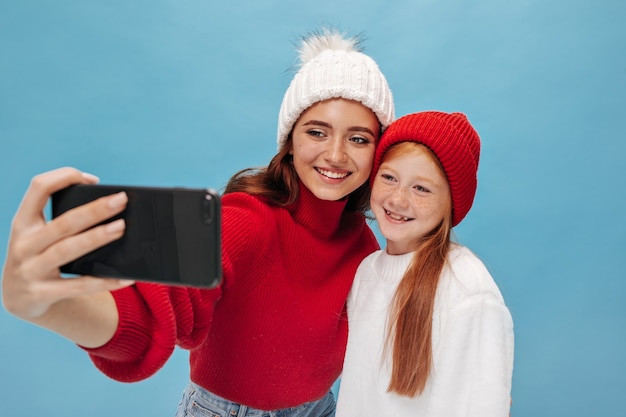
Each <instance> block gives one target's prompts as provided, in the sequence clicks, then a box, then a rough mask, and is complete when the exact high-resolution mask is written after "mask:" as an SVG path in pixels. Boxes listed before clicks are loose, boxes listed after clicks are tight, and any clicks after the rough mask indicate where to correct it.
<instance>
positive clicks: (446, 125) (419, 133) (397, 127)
mask: <svg viewBox="0 0 626 417" xmlns="http://www.w3.org/2000/svg"><path fill="white" fill-rule="evenodd" d="M400 142H417V143H422V144H424V145H425V146H427V147H428V148H429V149H430V150H431V151H432V152H433V153H434V154H435V155H436V156H437V158H438V159H439V162H441V165H442V166H443V169H444V171H445V174H446V177H447V179H448V184H449V185H450V194H451V196H452V226H456V225H457V224H459V223H460V222H461V220H463V218H464V217H465V215H466V214H467V213H468V212H469V210H470V208H471V207H472V203H473V202H474V195H475V194H476V184H477V179H476V174H477V172H478V160H479V158H480V138H479V137H478V133H476V130H474V128H473V127H472V125H471V124H470V122H469V120H467V117H466V116H465V115H464V114H463V113H444V112H439V111H425V112H419V113H413V114H409V115H406V116H403V117H401V118H399V119H398V120H396V121H395V122H393V123H392V124H391V125H390V126H389V128H387V130H385V132H384V133H383V135H382V136H381V138H380V143H379V144H378V147H377V148H376V156H375V157H374V167H373V169H372V182H373V180H374V176H375V175H376V172H377V171H378V168H379V167H380V163H381V161H382V159H383V155H384V154H385V152H386V151H387V149H389V148H390V147H391V146H393V145H395V144H397V143H400Z"/></svg>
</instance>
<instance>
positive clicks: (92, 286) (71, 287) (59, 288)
mask: <svg viewBox="0 0 626 417" xmlns="http://www.w3.org/2000/svg"><path fill="white" fill-rule="evenodd" d="M134 283H135V281H133V280H129V279H116V278H97V277H91V276H82V277H76V278H64V279H61V280H60V281H51V282H46V283H43V284H42V287H47V288H42V290H44V291H45V292H46V293H47V294H48V295H54V294H55V293H56V296H57V298H58V299H64V298H74V297H78V296H83V295H90V294H95V293H99V292H105V291H115V290H119V289H120V288H124V287H128V286H131V285H133V284H134Z"/></svg>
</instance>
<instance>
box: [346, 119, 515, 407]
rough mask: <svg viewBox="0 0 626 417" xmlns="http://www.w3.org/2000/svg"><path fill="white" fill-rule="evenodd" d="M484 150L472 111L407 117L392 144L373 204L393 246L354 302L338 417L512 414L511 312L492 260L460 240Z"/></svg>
mask: <svg viewBox="0 0 626 417" xmlns="http://www.w3.org/2000/svg"><path fill="white" fill-rule="evenodd" d="M479 155H480V140H479V137H478V134H477V133H476V131H475V130H474V129H473V127H472V126H471V124H470V123H469V121H468V120H467V118H466V117H465V115H463V114H461V113H450V114H448V113H443V112H421V113H415V114H411V115H408V116H404V117H402V118H400V119H398V120H397V121H395V122H394V123H393V124H392V125H391V126H390V127H389V129H387V131H385V133H384V134H383V136H382V137H381V140H380V144H379V146H378V148H377V150H376V157H375V159H374V168H373V171H372V172H373V173H374V174H373V176H372V196H371V208H372V211H373V213H374V215H375V216H376V220H377V222H378V225H379V227H380V231H381V233H382V234H383V236H384V237H385V238H386V241H387V246H386V249H384V250H379V251H377V252H375V253H373V254H371V255H370V256H368V257H367V258H366V259H365V260H364V261H363V263H362V264H361V266H360V267H359V269H358V271H357V275H356V277H355V281H354V285H353V287H352V290H351V292H350V296H349V298H348V318H349V326H350V337H349V339H348V347H347V352H346V357H345V362H344V369H343V375H342V379H341V385H340V390H339V398H338V403H337V416H338V417H346V416H364V415H371V416H373V415H385V416H395V417H402V416H428V417H434V416H441V417H452V416H476V417H491V416H493V417H496V416H498V417H503V416H506V415H508V410H509V404H510V394H511V378H512V372H513V322H512V319H511V315H510V314H509V310H508V309H507V307H506V305H505V304H504V300H503V298H502V295H501V294H500V291H499V289H498V287H497V285H496V284H495V282H494V280H493V278H492V277H491V275H490V274H489V272H488V271H487V269H486V268H485V266H484V265H483V263H482V262H481V261H480V260H479V259H478V258H477V257H476V256H475V255H474V254H473V253H472V252H471V251H470V250H469V249H467V248H466V247H463V246H460V245H458V244H455V243H452V242H451V239H450V235H451V230H452V227H454V226H456V225H457V224H459V223H460V222H461V220H463V218H464V217H465V215H466V214H467V213H468V211H469V209H470V207H471V205H472V202H473V200H474V194H475V192H476V184H477V183H476V173H477V169H478V160H479Z"/></svg>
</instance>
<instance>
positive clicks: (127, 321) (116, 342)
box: [85, 193, 267, 382]
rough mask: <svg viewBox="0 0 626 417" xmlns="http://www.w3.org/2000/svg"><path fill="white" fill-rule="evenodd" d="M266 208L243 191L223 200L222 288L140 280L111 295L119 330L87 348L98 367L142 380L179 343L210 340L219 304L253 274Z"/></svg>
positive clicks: (120, 376)
mask: <svg viewBox="0 0 626 417" xmlns="http://www.w3.org/2000/svg"><path fill="white" fill-rule="evenodd" d="M264 207H265V206H264V205H263V204H262V203H260V202H259V201H258V200H257V199H255V198H253V197H251V196H249V195H245V194H242V193H235V194H233V195H228V196H225V197H224V199H223V205H222V214H223V215H222V270H223V281H222V283H221V285H220V286H219V287H217V288H215V289H211V290H207V289H198V288H188V287H180V286H167V285H161V284H152V283H144V282H138V283H136V284H135V285H133V286H131V287H127V288H123V289H121V290H118V291H115V292H113V296H114V299H115V302H116V306H117V309H118V313H119V325H118V328H117V331H116V333H115V334H114V336H113V338H112V339H111V340H110V341H109V342H108V343H107V344H105V345H104V346H101V347H99V348H96V349H85V350H86V351H87V352H88V353H89V355H90V357H91V359H92V361H93V362H94V364H95V365H96V367H97V368H98V369H100V371H102V372H103V373H104V374H106V375H107V376H109V377H110V378H112V379H115V380H118V381H122V382H135V381H140V380H143V379H146V378H148V377H150V376H152V375H154V373H156V372H157V371H158V370H159V369H161V368H162V367H163V365H164V364H165V363H166V362H167V360H168V359H169V358H170V356H171V355H172V353H173V351H174V348H175V347H176V346H177V345H178V346H180V347H182V348H184V349H193V348H195V347H197V346H199V345H200V344H201V343H202V342H203V341H204V340H205V339H206V337H207V334H208V331H209V327H210V324H211V320H212V317H213V309H214V305H215V303H216V302H218V300H219V299H220V298H221V296H222V294H223V293H224V292H225V291H228V290H229V289H230V290H231V291H232V289H231V287H232V286H233V285H234V283H235V279H234V278H235V277H239V276H253V274H248V273H246V268H251V267H253V266H254V263H253V262H245V261H244V260H246V257H248V256H250V254H256V253H258V252H259V251H258V248H259V247H263V246H262V245H263V243H262V242H263V241H262V239H263V238H264V236H266V235H267V233H264V231H265V229H264V224H267V222H261V221H259V218H260V217H263V213H264V212H263V208H264ZM248 261H250V258H248ZM249 285H251V284H250V283H248V284H247V286H249ZM241 286H242V285H239V287H241Z"/></svg>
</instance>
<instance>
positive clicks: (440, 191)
mask: <svg viewBox="0 0 626 417" xmlns="http://www.w3.org/2000/svg"><path fill="white" fill-rule="evenodd" d="M370 204H371V207H372V212H373V213H374V215H375V216H376V221H377V222H378V226H379V228H380V231H381V233H382V234H383V236H384V237H385V238H386V239H387V252H388V253H390V254H392V255H400V254H404V253H408V252H412V251H414V250H416V249H417V246H418V243H419V239H420V238H422V237H423V236H425V235H427V234H428V233H430V232H431V231H432V230H433V229H434V228H435V227H437V226H438V225H439V224H440V223H441V221H442V220H443V217H444V215H445V214H446V213H447V212H449V211H450V210H451V200H450V188H449V186H448V181H447V180H446V177H445V175H444V173H443V171H442V169H441V168H440V167H439V163H438V161H437V160H436V158H435V156H434V155H433V154H432V153H431V152H430V151H429V150H428V149H427V148H426V147H425V146H423V145H419V144H416V143H414V142H403V143H401V144H399V145H395V146H394V147H392V148H390V150H389V151H387V153H386V154H385V156H384V157H383V161H382V164H381V165H380V168H379V169H378V173H377V174H376V176H375V179H374V184H373V188H372V196H371V199H370Z"/></svg>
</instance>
